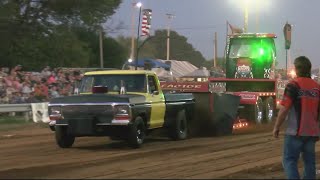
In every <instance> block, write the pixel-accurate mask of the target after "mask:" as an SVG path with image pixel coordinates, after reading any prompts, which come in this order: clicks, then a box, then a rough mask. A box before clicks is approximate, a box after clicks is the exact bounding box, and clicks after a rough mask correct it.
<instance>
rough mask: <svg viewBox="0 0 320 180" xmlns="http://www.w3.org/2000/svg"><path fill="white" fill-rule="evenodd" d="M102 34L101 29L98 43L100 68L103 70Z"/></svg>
mask: <svg viewBox="0 0 320 180" xmlns="http://www.w3.org/2000/svg"><path fill="white" fill-rule="evenodd" d="M102 38H103V32H102V27H100V29H99V41H100V67H101V68H103V40H102Z"/></svg>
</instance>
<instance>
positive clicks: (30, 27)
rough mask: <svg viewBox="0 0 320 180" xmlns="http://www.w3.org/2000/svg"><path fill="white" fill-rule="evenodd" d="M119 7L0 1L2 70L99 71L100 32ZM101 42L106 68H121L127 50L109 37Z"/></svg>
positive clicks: (108, 1) (75, 0) (84, 1)
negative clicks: (77, 69)
mask: <svg viewBox="0 0 320 180" xmlns="http://www.w3.org/2000/svg"><path fill="white" fill-rule="evenodd" d="M120 3H121V0H94V1H91V0H0V59H1V61H0V67H2V66H9V67H13V66H14V65H16V64H22V65H23V66H24V67H25V69H26V70H40V69H42V68H43V67H44V66H46V65H50V66H52V67H99V66H100V60H99V59H100V57H99V35H98V29H99V27H100V26H101V24H102V23H104V22H106V21H107V20H108V18H109V17H110V16H111V15H112V14H114V12H115V10H116V9H117V8H118V6H119V5H120ZM103 42H104V46H105V47H104V61H105V63H104V65H105V67H113V68H119V67H120V66H121V65H122V61H124V60H125V58H124V55H125V50H124V49H123V48H122V46H120V45H119V44H118V43H117V42H116V41H115V40H113V39H112V38H104V39H103ZM110 61H111V62H110ZM113 61H114V62H113Z"/></svg>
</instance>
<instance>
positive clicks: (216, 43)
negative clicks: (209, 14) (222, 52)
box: [213, 32, 218, 67]
mask: <svg viewBox="0 0 320 180" xmlns="http://www.w3.org/2000/svg"><path fill="white" fill-rule="evenodd" d="M217 59H218V38H217V32H215V33H214V59H213V67H217Z"/></svg>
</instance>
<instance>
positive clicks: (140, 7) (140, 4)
mask: <svg viewBox="0 0 320 180" xmlns="http://www.w3.org/2000/svg"><path fill="white" fill-rule="evenodd" d="M136 6H137V7H138V8H139V21H138V32H137V34H138V35H137V54H136V56H137V57H136V63H135V70H138V58H139V57H138V50H139V49H138V44H139V38H140V23H141V9H142V3H141V2H138V3H137V5H136Z"/></svg>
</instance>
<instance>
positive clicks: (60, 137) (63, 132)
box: [55, 126, 75, 148]
mask: <svg viewBox="0 0 320 180" xmlns="http://www.w3.org/2000/svg"><path fill="white" fill-rule="evenodd" d="M67 128H68V127H62V126H56V127H55V130H56V131H55V136H56V142H57V144H58V146H59V147H61V148H70V147H71V146H72V145H73V143H74V140H75V137H74V136H73V135H70V134H68V132H67Z"/></svg>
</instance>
